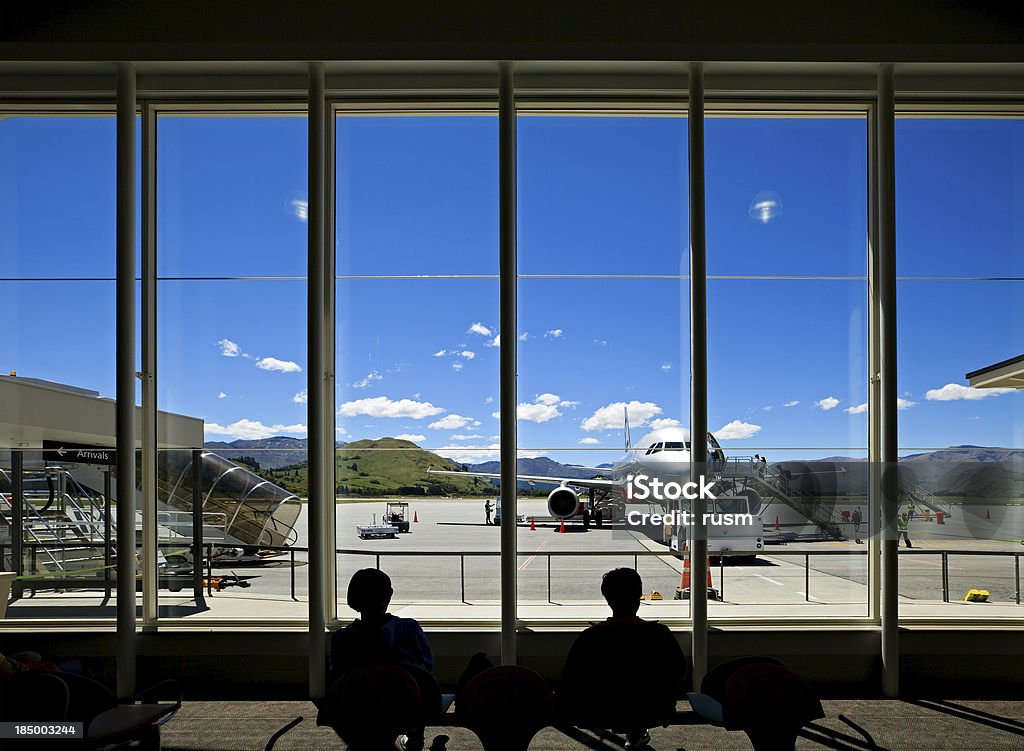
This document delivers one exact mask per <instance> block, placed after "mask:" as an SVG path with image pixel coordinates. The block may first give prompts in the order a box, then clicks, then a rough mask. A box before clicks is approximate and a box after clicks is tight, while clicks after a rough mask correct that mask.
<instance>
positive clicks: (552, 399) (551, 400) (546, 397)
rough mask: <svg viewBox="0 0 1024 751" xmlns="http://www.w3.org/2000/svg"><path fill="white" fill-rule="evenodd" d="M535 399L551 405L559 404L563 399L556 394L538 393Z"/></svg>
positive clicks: (538, 402)
mask: <svg viewBox="0 0 1024 751" xmlns="http://www.w3.org/2000/svg"><path fill="white" fill-rule="evenodd" d="M533 401H535V402H536V403H537V404H548V405H551V404H558V403H559V402H560V401H562V398H561V397H560V396H556V395H555V394H537V396H536V397H534V400H533Z"/></svg>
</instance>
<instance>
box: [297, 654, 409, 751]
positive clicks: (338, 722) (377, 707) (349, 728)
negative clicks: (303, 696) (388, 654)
mask: <svg viewBox="0 0 1024 751" xmlns="http://www.w3.org/2000/svg"><path fill="white" fill-rule="evenodd" d="M422 716H423V708H422V706H421V698H420V689H419V686H418V685H417V683H416V680H415V679H414V678H413V676H412V675H411V674H410V673H409V671H408V670H406V669H404V668H402V667H401V666H398V665H368V666H366V667H361V668H356V669H355V670H351V671H349V672H347V673H345V674H344V675H342V676H341V677H340V678H338V679H337V680H336V681H335V682H334V683H333V684H331V686H330V688H329V689H328V691H327V696H326V697H324V700H323V701H322V702H321V703H320V712H319V714H318V715H317V720H316V723H317V725H326V726H328V727H331V728H333V730H334V732H336V733H337V734H338V736H339V737H340V738H341V739H342V740H343V741H345V743H347V744H348V745H349V748H350V749H351V751H383V750H384V749H390V750H391V751H393V749H394V743H395V739H396V738H397V737H398V736H399V735H400V734H401V733H402V732H404V731H406V730H408V729H410V728H415V727H417V726H418V725H419V724H420V720H421V718H422Z"/></svg>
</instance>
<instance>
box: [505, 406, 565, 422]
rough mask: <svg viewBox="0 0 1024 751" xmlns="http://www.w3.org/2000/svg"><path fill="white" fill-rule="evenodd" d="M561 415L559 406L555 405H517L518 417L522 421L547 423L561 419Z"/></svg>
mask: <svg viewBox="0 0 1024 751" xmlns="http://www.w3.org/2000/svg"><path fill="white" fill-rule="evenodd" d="M561 415H562V413H561V412H559V411H558V406H557V405H554V404H541V403H537V402H534V403H533V404H528V403H522V404H518V405H516V417H517V418H519V419H520V420H528V421H529V422H547V421H548V420H554V419H555V418H556V417H561Z"/></svg>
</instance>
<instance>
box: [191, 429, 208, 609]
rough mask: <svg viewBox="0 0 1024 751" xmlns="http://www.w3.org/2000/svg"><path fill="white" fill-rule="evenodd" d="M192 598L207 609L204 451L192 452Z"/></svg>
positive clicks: (199, 605) (195, 450) (197, 604)
mask: <svg viewBox="0 0 1024 751" xmlns="http://www.w3.org/2000/svg"><path fill="white" fill-rule="evenodd" d="M192 597H193V598H194V599H195V601H196V606H197V607H200V608H205V607H206V598H205V597H204V596H203V451H202V449H193V450H192Z"/></svg>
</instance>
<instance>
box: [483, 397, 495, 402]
mask: <svg viewBox="0 0 1024 751" xmlns="http://www.w3.org/2000/svg"><path fill="white" fill-rule="evenodd" d="M493 402H494V397H493V396H489V397H487V398H486V399H484V404H492V403H493Z"/></svg>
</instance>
